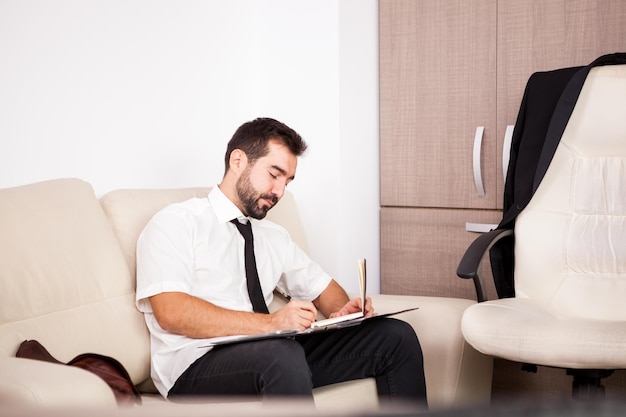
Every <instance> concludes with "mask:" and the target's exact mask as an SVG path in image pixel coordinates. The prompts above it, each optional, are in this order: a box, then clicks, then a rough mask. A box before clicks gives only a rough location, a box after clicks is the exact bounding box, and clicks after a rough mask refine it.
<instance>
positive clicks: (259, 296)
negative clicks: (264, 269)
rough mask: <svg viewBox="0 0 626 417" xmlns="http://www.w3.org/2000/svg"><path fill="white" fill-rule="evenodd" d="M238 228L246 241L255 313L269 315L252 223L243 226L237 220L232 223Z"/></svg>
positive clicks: (247, 279) (251, 297)
mask: <svg viewBox="0 0 626 417" xmlns="http://www.w3.org/2000/svg"><path fill="white" fill-rule="evenodd" d="M230 222H231V223H232V224H234V225H235V226H237V229H238V230H239V233H241V235H242V236H243V238H244V239H245V241H246V245H245V246H244V254H245V257H246V282H247V284H248V295H249V296H250V301H251V302H252V309H253V310H254V312H255V313H265V314H268V313H269V311H268V310H267V305H266V304H265V298H263V291H261V283H260V282H259V273H258V272H257V270H256V259H255V258H254V240H253V237H252V225H251V224H250V222H247V223H245V224H242V223H240V222H239V220H237V219H232V220H231V221H230Z"/></svg>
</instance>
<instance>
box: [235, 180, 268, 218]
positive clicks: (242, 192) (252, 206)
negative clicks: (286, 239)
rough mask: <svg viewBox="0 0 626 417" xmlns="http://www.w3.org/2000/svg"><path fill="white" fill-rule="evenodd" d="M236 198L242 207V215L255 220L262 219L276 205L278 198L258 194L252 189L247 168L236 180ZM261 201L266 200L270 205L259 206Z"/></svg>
mask: <svg viewBox="0 0 626 417" xmlns="http://www.w3.org/2000/svg"><path fill="white" fill-rule="evenodd" d="M237 196H238V197H239V201H240V202H241V205H242V207H243V210H244V213H243V214H245V215H246V216H249V217H252V218H253V219H257V220H261V219H263V218H264V217H265V216H266V215H267V212H268V211H269V210H270V209H271V208H272V207H274V205H275V204H276V203H278V197H276V196H275V195H274V194H259V193H258V192H257V190H255V189H254V187H253V186H252V183H251V182H250V171H249V168H246V170H245V171H244V173H243V174H242V175H241V177H240V178H239V180H237ZM261 199H265V200H268V201H270V202H271V204H270V205H269V206H265V205H263V206H260V205H259V202H260V200H261Z"/></svg>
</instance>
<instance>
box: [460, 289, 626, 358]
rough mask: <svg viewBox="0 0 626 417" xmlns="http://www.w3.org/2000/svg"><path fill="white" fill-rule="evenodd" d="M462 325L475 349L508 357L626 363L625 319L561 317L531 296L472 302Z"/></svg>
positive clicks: (467, 338)
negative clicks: (473, 303)
mask: <svg viewBox="0 0 626 417" xmlns="http://www.w3.org/2000/svg"><path fill="white" fill-rule="evenodd" d="M461 328H462V331H463V336H464V337H465V339H466V340H467V341H468V342H469V343H470V344H471V345H472V346H474V348H476V349H477V350H478V351H480V352H482V353H484V354H487V355H491V356H496V357H501V358H506V359H509V360H512V361H517V362H525V363H531V364H535V365H546V366H555V367H559V368H573V369H577V368H585V369H589V368H596V369H615V368H621V367H623V366H624V364H626V348H625V347H626V332H624V328H625V323H624V322H623V321H607V320H589V319H587V320H584V319H579V318H577V319H559V318H557V317H556V316H555V315H554V314H552V313H551V312H549V311H548V310H546V309H545V308H544V307H542V306H541V305H539V304H538V303H537V302H534V301H533V300H530V299H525V298H507V299H501V300H493V301H487V302H484V303H479V304H475V305H473V306H470V307H469V308H468V309H467V310H466V311H465V313H464V314H463V319H462V321H461Z"/></svg>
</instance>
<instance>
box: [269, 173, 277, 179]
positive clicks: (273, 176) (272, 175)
mask: <svg viewBox="0 0 626 417" xmlns="http://www.w3.org/2000/svg"><path fill="white" fill-rule="evenodd" d="M269 174H270V176H271V177H272V178H274V179H276V178H277V176H276V175H274V174H272V173H271V172H270V173H269Z"/></svg>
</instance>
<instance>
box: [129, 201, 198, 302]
mask: <svg viewBox="0 0 626 417" xmlns="http://www.w3.org/2000/svg"><path fill="white" fill-rule="evenodd" d="M190 223H191V222H190V220H189V219H187V218H186V217H185V216H184V215H182V214H181V213H178V212H176V210H173V209H165V210H163V211H161V212H159V213H157V214H156V215H155V216H154V217H153V218H152V220H151V221H150V222H149V223H148V224H147V225H146V227H145V229H144V230H143V232H142V233H141V235H140V236H139V239H138V240H137V293H136V303H137V308H138V309H139V311H141V312H144V313H150V312H152V308H151V305H150V302H149V300H148V298H149V297H151V296H153V295H156V294H160V293H162V292H174V291H175V292H185V293H189V292H190V290H191V282H192V281H191V280H192V273H191V265H192V264H193V260H192V253H193V251H192V245H193V243H192V242H193V227H192V225H191V224H190Z"/></svg>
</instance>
